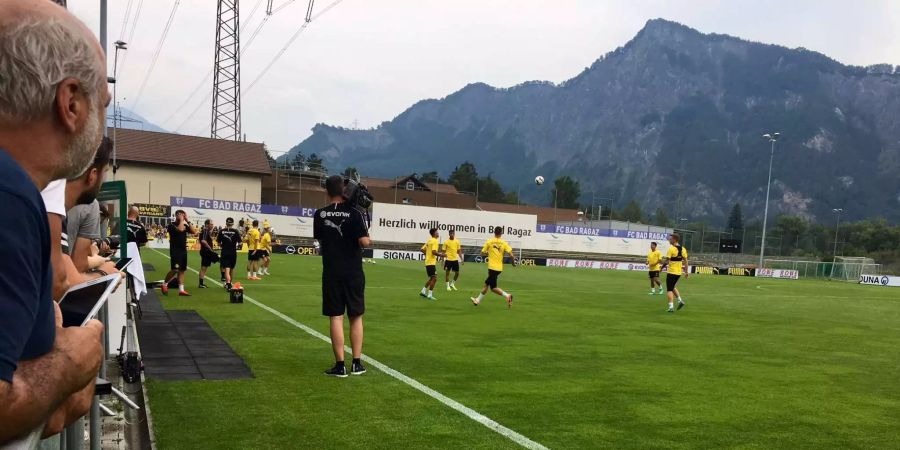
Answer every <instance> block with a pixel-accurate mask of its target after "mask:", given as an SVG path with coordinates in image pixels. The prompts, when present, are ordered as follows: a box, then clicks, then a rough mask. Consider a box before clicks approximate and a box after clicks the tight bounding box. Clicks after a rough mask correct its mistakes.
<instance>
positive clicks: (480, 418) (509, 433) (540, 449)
mask: <svg viewBox="0 0 900 450" xmlns="http://www.w3.org/2000/svg"><path fill="white" fill-rule="evenodd" d="M151 250H153V251H155V252H156V253H159V254H160V255H163V256H165V257H166V259H169V256H168V255H166V254H165V253H163V252H161V251H159V250H157V249H155V248H151ZM187 269H188V270H190V271H191V272H194V273H196V274H199V272H198V271H197V270H196V269H194V268H193V267H188V268H187ZM206 279H207V280H209V281H210V282H212V283H213V284H215V285H217V286H219V287H222V283H220V282H219V281H218V280H215V279H213V278H210V277H209V276H207V277H206ZM244 299H246V300H248V301H249V302H250V303H253V304H254V305H256V306H258V307H260V308H262V309H264V310H266V311H268V312H270V313H272V314H274V315H275V316H277V317H279V318H280V319H281V320H284V321H285V322H287V323H289V324H291V325H293V326H295V327H297V328H299V329H301V330H303V331H305V332H306V333H307V334H309V335H310V336H313V337H316V338H319V339H320V340H322V341H325V342H327V343H328V344H331V338H329V337H328V336H325V335H324V334H322V333H319V332H318V331H316V330H314V329H312V328H310V327H308V326H306V325H304V324H302V323H300V322H298V321H296V320H294V319H292V318H291V317H289V316H287V315H286V314H284V313H282V312H281V311H278V310H277V309H275V308H272V307H271V306H269V305H266V304H264V303H262V302H259V301H257V300H255V299H253V298H252V297H249V296H246V295H245V296H244ZM344 351H345V352H346V353H352V349H351V348H350V347H348V346H346V345H345V346H344ZM362 360H363V361H365V362H367V363H369V365H371V366H373V367H375V368H377V369H378V370H380V371H382V372H384V373H385V374H387V375H389V376H390V377H392V378H395V379H397V380H399V381H402V382H403V383H405V384H406V385H408V386H410V387H412V388H413V389H415V390H417V391H419V392H421V393H423V394H425V395H427V396H429V397H431V398H433V399H435V400H437V401H439V402H441V403H443V404H444V405H445V406H448V407H450V408H452V409H454V410H456V411H457V412H459V413H461V414H463V415H464V416H466V417H468V418H470V419H472V420H474V421H476V422H478V423H480V424H482V425H484V426H486V427H488V428H490V429H491V430H493V431H495V432H496V433H498V434H500V435H501V436H503V437H505V438H507V439H509V440H511V441H513V442H515V443H516V444H519V445H521V446H522V447H525V448H527V449H531V450H549V449H548V448H547V447H544V446H543V445H541V444H539V443H537V442H535V441H532V440H531V439H528V438H527V437H525V436H523V435H521V434H519V433H517V432H516V431H513V430H512V429H509V428H507V427H505V426H503V425H500V424H499V423H497V421H495V420H494V419H491V418H490V417H488V416H485V415H484V414H481V413H480V412H478V411H475V410H474V409H472V408H469V407H468V406H466V405H463V404H462V403H460V402H458V401H456V400H453V399H452V398H450V397H447V396H446V395H444V394H441V393H440V392H438V391H436V390H434V389H432V388H430V387H428V386H426V385H424V384H422V383H420V382H418V381H416V380H415V379H413V378H410V377H408V376H406V375H404V374H403V373H401V372H398V371H396V370H394V369H392V368H390V367H388V366H387V365H386V364H384V363H382V362H380V361H378V360H376V359H373V358H371V357H369V356H366V355H365V354H363V355H362Z"/></svg>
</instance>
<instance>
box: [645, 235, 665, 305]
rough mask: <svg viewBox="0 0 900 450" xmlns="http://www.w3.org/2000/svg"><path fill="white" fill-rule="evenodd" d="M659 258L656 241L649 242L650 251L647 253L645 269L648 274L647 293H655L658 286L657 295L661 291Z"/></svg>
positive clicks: (660, 258) (660, 255)
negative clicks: (648, 287)
mask: <svg viewBox="0 0 900 450" xmlns="http://www.w3.org/2000/svg"><path fill="white" fill-rule="evenodd" d="M660 260H662V253H660V252H659V250H657V249H656V242H651V243H650V253H647V270H648V272H649V275H650V293H649V294H648V295H653V294H656V288H659V295H662V293H663V288H662V284H660V283H659V271H660Z"/></svg>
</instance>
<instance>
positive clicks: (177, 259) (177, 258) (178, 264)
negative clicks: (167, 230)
mask: <svg viewBox="0 0 900 450" xmlns="http://www.w3.org/2000/svg"><path fill="white" fill-rule="evenodd" d="M169 258H170V261H169V263H170V267H171V269H172V270H178V271H181V272H184V271H185V270H187V250H185V251H183V252H174V253H173V252H169Z"/></svg>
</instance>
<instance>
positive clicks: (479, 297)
mask: <svg viewBox="0 0 900 450" xmlns="http://www.w3.org/2000/svg"><path fill="white" fill-rule="evenodd" d="M482 300H484V294H478V301H479V302H480V301H482Z"/></svg>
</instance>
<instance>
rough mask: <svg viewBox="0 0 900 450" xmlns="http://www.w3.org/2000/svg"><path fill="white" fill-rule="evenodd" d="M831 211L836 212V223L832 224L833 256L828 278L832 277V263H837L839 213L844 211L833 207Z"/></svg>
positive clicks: (839, 226)
mask: <svg viewBox="0 0 900 450" xmlns="http://www.w3.org/2000/svg"><path fill="white" fill-rule="evenodd" d="M831 211H832V212H834V213H837V223H836V224H835V225H834V256H833V257H832V259H831V275H829V276H828V278H834V265H835V264H836V263H837V242H838V230H839V229H840V228H841V213H842V212H843V211H844V208H834V209H832V210H831Z"/></svg>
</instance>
